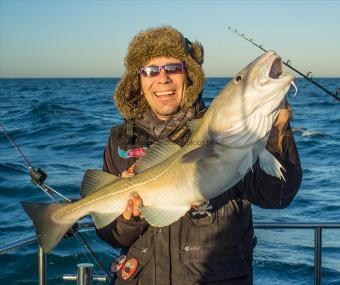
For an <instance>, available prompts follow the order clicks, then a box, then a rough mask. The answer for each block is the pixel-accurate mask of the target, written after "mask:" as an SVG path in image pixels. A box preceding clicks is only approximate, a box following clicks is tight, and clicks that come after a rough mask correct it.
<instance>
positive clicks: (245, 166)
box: [238, 149, 253, 177]
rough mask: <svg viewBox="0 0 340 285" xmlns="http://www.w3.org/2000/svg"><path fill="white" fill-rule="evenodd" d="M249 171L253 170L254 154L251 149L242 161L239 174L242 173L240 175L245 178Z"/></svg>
mask: <svg viewBox="0 0 340 285" xmlns="http://www.w3.org/2000/svg"><path fill="white" fill-rule="evenodd" d="M249 169H251V170H253V152H252V150H251V149H250V150H249V152H248V153H247V155H246V156H245V157H244V159H243V160H242V162H241V165H240V167H239V169H238V173H240V175H241V176H242V177H244V176H245V175H246V174H247V172H248V170H249Z"/></svg>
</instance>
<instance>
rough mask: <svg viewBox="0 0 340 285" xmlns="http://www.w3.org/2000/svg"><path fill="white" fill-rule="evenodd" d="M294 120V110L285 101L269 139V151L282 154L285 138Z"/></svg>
mask: <svg viewBox="0 0 340 285" xmlns="http://www.w3.org/2000/svg"><path fill="white" fill-rule="evenodd" d="M292 118H293V112H292V108H291V106H290V105H289V103H288V101H287V100H286V99H285V104H284V107H283V108H282V109H281V110H280V112H279V115H278V116H277V118H276V120H275V122H274V124H273V127H272V129H271V131H270V135H269V138H268V142H267V149H268V150H269V151H270V152H282V148H283V146H282V141H283V137H284V135H285V132H286V130H287V127H288V124H289V122H290V121H291V119H292Z"/></svg>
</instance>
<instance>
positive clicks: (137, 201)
mask: <svg viewBox="0 0 340 285" xmlns="http://www.w3.org/2000/svg"><path fill="white" fill-rule="evenodd" d="M142 205H143V201H142V199H141V198H140V197H139V195H138V194H137V193H134V194H133V195H132V197H131V199H129V201H128V202H127V203H126V208H125V211H124V212H123V218H124V219H125V220H130V219H131V218H132V217H135V218H141V219H142V218H143V216H142V215H141V214H140V210H139V207H140V206H142Z"/></svg>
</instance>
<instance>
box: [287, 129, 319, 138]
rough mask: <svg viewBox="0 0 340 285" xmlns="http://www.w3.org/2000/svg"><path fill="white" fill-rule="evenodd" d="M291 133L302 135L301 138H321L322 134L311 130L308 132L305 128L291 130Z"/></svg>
mask: <svg viewBox="0 0 340 285" xmlns="http://www.w3.org/2000/svg"><path fill="white" fill-rule="evenodd" d="M292 131H293V132H294V133H298V134H300V135H302V136H303V137H317V136H318V137H323V136H324V134H323V133H322V132H318V131H312V130H308V129H305V128H292Z"/></svg>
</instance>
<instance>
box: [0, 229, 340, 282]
mask: <svg viewBox="0 0 340 285" xmlns="http://www.w3.org/2000/svg"><path fill="white" fill-rule="evenodd" d="M254 227H255V228H256V229H263V230H273V229H298V230H306V229H312V230H314V269H315V274H314V284H315V285H321V275H322V274H321V273H322V272H321V269H322V230H323V229H340V223H255V224H254ZM91 228H94V224H93V223H81V224H79V228H78V229H91ZM35 243H37V240H36V237H35V236H28V237H25V238H22V239H19V240H17V241H13V242H9V243H7V244H3V245H0V254H4V253H7V252H9V251H12V250H16V249H19V248H22V247H24V246H28V245H31V244H35ZM38 272H39V285H46V254H45V253H44V252H43V251H42V249H41V248H40V247H39V249H38ZM97 278H98V280H99V278H100V277H97ZM69 280H70V279H69ZM73 280H74V279H73Z"/></svg>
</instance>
